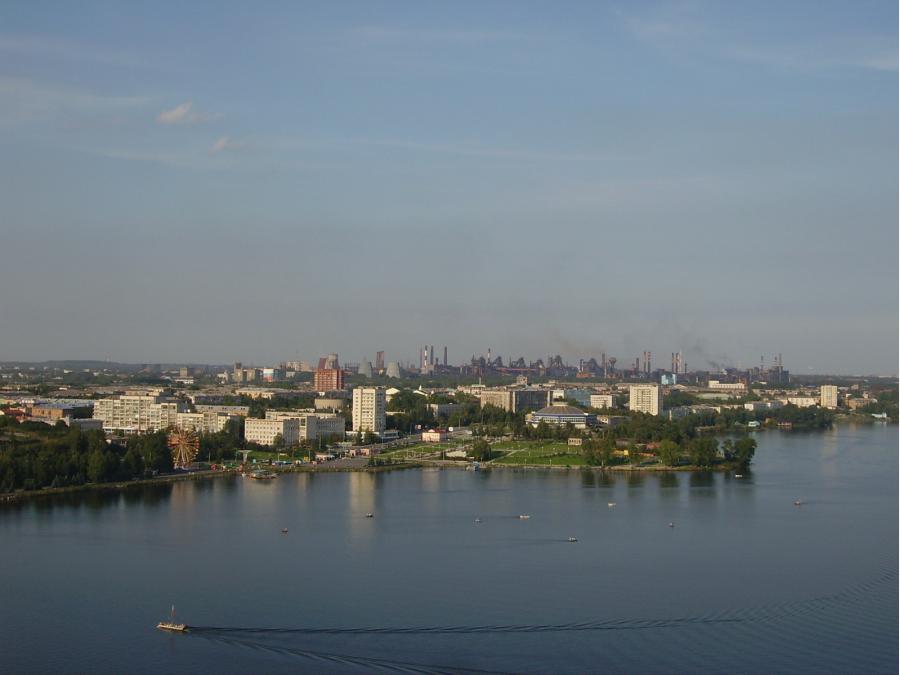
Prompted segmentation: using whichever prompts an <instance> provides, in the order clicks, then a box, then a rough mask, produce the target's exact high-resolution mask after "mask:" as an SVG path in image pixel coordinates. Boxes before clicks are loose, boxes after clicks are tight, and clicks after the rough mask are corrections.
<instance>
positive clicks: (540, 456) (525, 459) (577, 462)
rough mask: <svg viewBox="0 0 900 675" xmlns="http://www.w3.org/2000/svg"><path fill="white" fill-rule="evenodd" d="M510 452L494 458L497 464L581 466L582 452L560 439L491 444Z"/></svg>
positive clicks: (495, 447) (582, 462)
mask: <svg viewBox="0 0 900 675" xmlns="http://www.w3.org/2000/svg"><path fill="white" fill-rule="evenodd" d="M491 447H492V448H493V449H495V450H505V451H507V452H508V453H509V454H508V455H506V456H505V457H503V458H501V459H497V460H494V463H495V464H507V465H525V464H529V465H547V466H550V465H553V466H566V465H568V466H581V465H582V464H584V458H583V457H582V455H581V452H580V451H579V450H577V449H575V448H572V447H570V446H569V445H568V444H567V443H562V442H560V441H504V442H502V443H495V444H494V445H492V446H491Z"/></svg>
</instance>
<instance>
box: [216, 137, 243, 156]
mask: <svg viewBox="0 0 900 675" xmlns="http://www.w3.org/2000/svg"><path fill="white" fill-rule="evenodd" d="M237 147H239V144H238V143H236V142H235V141H234V140H232V139H231V138H229V137H228V136H221V137H220V138H219V139H218V140H216V142H215V143H213V144H212V146H211V147H210V148H209V154H211V155H217V154H219V153H220V152H224V151H225V150H234V149H235V148H237Z"/></svg>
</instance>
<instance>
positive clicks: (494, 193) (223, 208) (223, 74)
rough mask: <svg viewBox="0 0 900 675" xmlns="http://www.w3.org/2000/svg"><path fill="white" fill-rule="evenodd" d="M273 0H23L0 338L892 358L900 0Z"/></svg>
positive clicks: (7, 356)
mask: <svg viewBox="0 0 900 675" xmlns="http://www.w3.org/2000/svg"><path fill="white" fill-rule="evenodd" d="M269 9H270V10H271V11H270V12H268V13H267V14H266V15H265V16H260V15H250V14H248V12H247V11H246V6H244V5H241V4H225V5H221V4H216V5H212V4H203V3H192V4H190V5H188V6H184V5H182V4H165V3H163V4H157V3H153V4H152V5H129V6H125V5H116V4H109V3H93V2H85V3H78V4H77V5H75V4H62V5H59V6H57V7H56V8H55V10H54V11H53V12H48V11H46V7H45V6H42V5H41V4H39V3H38V4H21V3H7V4H4V5H3V6H2V7H0V27H2V28H0V230H2V234H3V245H2V251H3V255H2V265H0V285H2V287H3V288H4V289H5V291H6V292H4V293H3V294H2V296H0V317H2V322H0V325H2V329H0V360H6V361H10V360H34V361H40V360H45V359H110V360H114V361H129V362H203V363H229V362H231V361H235V360H242V361H244V362H247V363H251V362H256V363H259V364H262V363H267V362H277V361H279V360H284V359H293V358H314V357H317V356H318V355H320V354H323V353H328V352H330V351H336V352H339V353H340V354H341V355H342V357H344V358H346V359H348V360H355V361H360V360H363V359H365V358H369V359H371V358H373V356H374V352H375V350H381V349H384V350H386V351H387V353H388V358H389V359H391V360H408V361H414V360H415V359H416V358H417V351H416V350H417V349H418V347H419V346H420V345H421V344H429V343H431V344H438V345H444V344H447V345H449V347H450V354H451V361H453V362H457V363H460V362H463V361H466V360H468V358H469V357H470V356H471V355H472V354H483V353H485V352H486V350H487V348H488V347H491V348H493V350H494V354H496V355H503V356H504V358H505V357H507V356H513V357H518V356H519V355H524V356H525V357H526V358H529V359H530V358H538V357H543V358H546V356H547V355H548V354H555V353H560V354H562V355H563V356H564V357H566V358H567V359H577V358H579V357H591V356H593V357H599V355H600V352H601V351H605V352H607V353H608V354H615V355H617V356H619V358H620V359H622V360H623V361H627V360H629V359H633V358H634V357H636V356H638V355H640V354H641V352H642V351H643V350H652V351H653V352H654V353H655V354H658V355H659V359H660V360H661V361H665V360H666V359H667V355H668V354H669V353H671V352H673V351H683V352H684V353H685V357H686V359H687V360H688V362H690V363H692V364H695V365H696V367H698V368H700V367H707V366H711V365H712V364H713V363H718V364H723V365H725V364H727V365H739V364H743V365H744V366H750V365H756V364H758V363H759V357H760V355H765V356H766V359H767V360H770V359H771V358H772V356H773V355H775V354H777V353H782V354H784V360H785V364H786V365H787V366H789V367H790V368H791V370H792V371H793V372H795V373H798V374H802V373H808V372H821V373H882V374H895V373H896V372H897V352H896V346H897V343H898V331H897V305H898V296H897V284H896V281H897V276H898V265H897V253H896V252H897V247H898V235H897V221H898V210H897V182H898V173H897V89H896V80H897V58H896V57H897V34H896V26H897V6H896V4H894V3H889V2H869V3H866V2H858V3H818V2H817V3H799V2H798V3H776V2H768V3H749V4H744V5H737V4H735V3H712V2H647V3H630V2H621V3H570V4H566V5H565V6H564V10H565V11H561V10H562V9H563V7H561V6H558V5H553V4H546V5H537V4H525V3H513V2H496V3H490V4H483V5H481V4H479V5H459V4H457V3H445V4H442V5H439V4H419V3H371V2H366V3H349V2H348V3H340V4H331V3H329V4H321V5H315V6H314V5H293V4H288V3H285V4H282V5H280V6H276V5H272V6H270V7H269ZM135 26H140V30H138V31H136V30H134V27H135Z"/></svg>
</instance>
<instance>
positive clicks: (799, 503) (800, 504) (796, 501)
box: [794, 499, 803, 506]
mask: <svg viewBox="0 0 900 675" xmlns="http://www.w3.org/2000/svg"><path fill="white" fill-rule="evenodd" d="M794 506H803V502H801V501H800V500H799V499H797V500H795V501H794Z"/></svg>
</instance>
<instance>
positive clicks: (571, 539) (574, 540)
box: [569, 537, 578, 542]
mask: <svg viewBox="0 0 900 675" xmlns="http://www.w3.org/2000/svg"><path fill="white" fill-rule="evenodd" d="M569 541H570V542H576V541H578V539H577V538H576V537H569Z"/></svg>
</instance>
